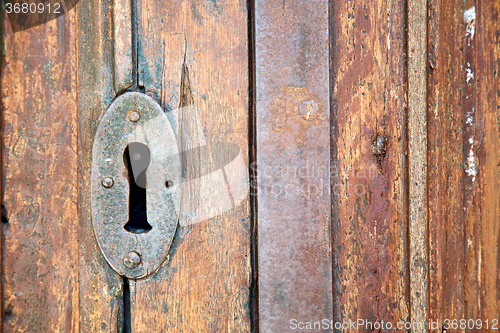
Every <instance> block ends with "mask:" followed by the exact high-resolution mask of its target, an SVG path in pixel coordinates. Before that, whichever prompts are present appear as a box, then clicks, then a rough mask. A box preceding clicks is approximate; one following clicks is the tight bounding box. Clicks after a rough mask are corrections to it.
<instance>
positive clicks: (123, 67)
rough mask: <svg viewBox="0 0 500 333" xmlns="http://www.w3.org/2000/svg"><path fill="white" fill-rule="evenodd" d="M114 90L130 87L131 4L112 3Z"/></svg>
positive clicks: (122, 0) (125, 1)
mask: <svg viewBox="0 0 500 333" xmlns="http://www.w3.org/2000/svg"><path fill="white" fill-rule="evenodd" d="M112 12H113V50H114V52H113V55H114V57H113V65H114V88H115V91H116V92H117V93H120V92H122V91H123V90H125V89H126V88H128V87H130V86H132V83H133V79H132V72H133V70H132V66H133V64H132V3H131V0H116V1H114V2H113V9H112Z"/></svg>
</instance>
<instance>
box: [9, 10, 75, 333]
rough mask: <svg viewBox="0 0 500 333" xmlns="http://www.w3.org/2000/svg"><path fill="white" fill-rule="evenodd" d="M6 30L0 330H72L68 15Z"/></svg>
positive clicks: (71, 45) (71, 36)
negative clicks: (0, 320)
mask: <svg viewBox="0 0 500 333" xmlns="http://www.w3.org/2000/svg"><path fill="white" fill-rule="evenodd" d="M4 27H5V28H4V33H3V39H4V43H5V49H4V50H3V57H2V70H1V72H2V80H1V94H2V141H3V147H2V153H3V156H2V168H3V171H4V173H3V175H2V176H3V180H2V182H3V184H4V188H3V190H4V193H3V203H4V204H5V207H6V212H7V216H6V217H7V218H8V223H5V224H3V225H2V274H3V275H2V282H3V286H2V289H3V295H2V296H3V299H2V310H3V311H2V317H3V326H2V328H1V331H2V332H31V333H36V332H40V333H41V332H78V330H79V313H80V311H79V259H78V252H79V251H78V238H79V237H78V228H79V220H78V216H77V214H76V212H77V200H78V199H77V189H78V187H77V179H78V174H77V168H76V166H77V164H78V160H77V150H76V141H77V136H76V133H77V113H76V89H75V87H76V61H75V60H76V59H75V42H74V41H75V32H76V25H75V15H74V12H70V13H69V14H67V15H66V17H60V18H58V19H56V20H53V21H50V22H49V23H47V24H45V25H40V26H38V27H35V28H32V29H30V30H27V31H22V32H18V33H15V34H13V33H12V31H11V30H10V26H9V23H8V21H7V20H6V21H4Z"/></svg>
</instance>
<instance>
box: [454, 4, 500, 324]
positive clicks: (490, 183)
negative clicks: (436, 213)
mask: <svg viewBox="0 0 500 333" xmlns="http://www.w3.org/2000/svg"><path fill="white" fill-rule="evenodd" d="M463 18H464V32H463V36H464V59H463V69H464V71H463V73H462V80H463V84H464V103H463V117H464V118H465V121H464V129H463V132H464V138H463V143H464V147H463V149H464V156H463V159H464V168H465V170H464V171H465V186H464V196H465V203H464V208H465V214H466V219H467V226H466V235H465V236H466V241H467V243H466V246H467V248H466V266H465V269H466V272H465V275H466V276H465V288H464V289H465V302H466V309H465V317H466V319H483V320H489V322H490V323H491V320H492V319H498V320H500V318H499V314H500V297H499V293H500V247H499V245H500V244H499V243H500V238H499V237H500V199H499V198H500V164H499V163H498V161H499V158H500V79H499V71H500V62H499V59H500V40H499V38H500V3H499V2H498V1H483V2H481V1H479V2H475V1H466V2H465V3H464V16H463ZM490 329H491V327H490ZM471 331H474V332H481V331H484V327H483V330H481V329H476V330H471Z"/></svg>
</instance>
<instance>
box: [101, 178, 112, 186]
mask: <svg viewBox="0 0 500 333" xmlns="http://www.w3.org/2000/svg"><path fill="white" fill-rule="evenodd" d="M113 184H114V181H113V178H111V177H106V178H104V179H103V180H102V186H104V187H105V188H111V187H113Z"/></svg>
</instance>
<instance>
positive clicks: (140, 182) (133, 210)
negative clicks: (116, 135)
mask: <svg viewBox="0 0 500 333" xmlns="http://www.w3.org/2000/svg"><path fill="white" fill-rule="evenodd" d="M123 162H124V163H125V167H126V168H127V170H128V181H129V184H130V195H129V214H128V222H127V224H125V226H124V228H125V230H127V231H128V232H132V233H134V234H142V233H145V232H148V231H149V230H151V229H152V228H153V227H152V226H151V225H150V224H149V223H148V219H147V212H146V207H147V205H146V170H147V169H148V167H149V163H150V162H151V155H150V153H149V148H148V146H146V145H145V144H143V143H140V142H131V143H129V144H128V146H127V147H126V148H125V151H124V152H123Z"/></svg>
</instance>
